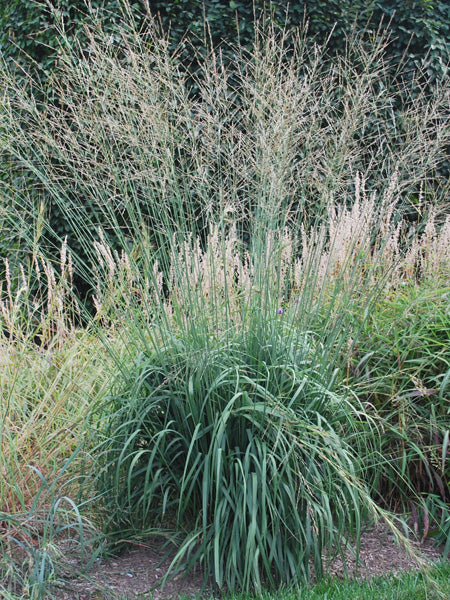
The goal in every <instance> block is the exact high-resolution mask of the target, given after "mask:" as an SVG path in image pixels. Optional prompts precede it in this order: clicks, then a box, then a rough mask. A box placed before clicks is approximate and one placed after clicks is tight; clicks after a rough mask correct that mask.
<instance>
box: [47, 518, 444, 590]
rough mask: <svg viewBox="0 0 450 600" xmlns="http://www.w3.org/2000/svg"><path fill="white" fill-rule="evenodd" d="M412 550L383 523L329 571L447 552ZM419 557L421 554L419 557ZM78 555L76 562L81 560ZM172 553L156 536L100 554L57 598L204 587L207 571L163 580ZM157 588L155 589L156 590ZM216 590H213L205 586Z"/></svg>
mask: <svg viewBox="0 0 450 600" xmlns="http://www.w3.org/2000/svg"><path fill="white" fill-rule="evenodd" d="M411 549H412V550H413V553H414V554H415V555H416V556H415V557H414V556H413V555H411V553H410V552H408V551H407V550H405V548H403V547H402V546H401V545H399V544H398V543H397V542H396V541H395V539H394V535H393V534H392V532H391V531H390V530H389V529H388V528H387V527H386V525H384V524H382V523H380V524H378V525H376V526H375V527H373V528H372V529H370V530H367V531H366V532H364V533H363V535H362V539H361V548H360V554H359V565H358V568H357V569H356V560H355V558H354V556H353V555H352V554H353V553H352V552H350V551H349V552H347V553H346V558H345V563H346V569H347V571H346V570H345V569H344V565H343V561H342V559H341V558H336V557H334V558H333V559H331V560H330V561H329V562H328V564H327V566H326V572H327V573H329V574H331V575H334V576H337V577H344V576H345V575H346V574H347V575H348V576H349V577H357V578H370V577H373V576H377V575H384V574H388V573H392V574H394V575H396V574H398V573H399V572H401V571H406V570H411V569H419V568H420V567H421V566H423V564H424V562H425V563H431V562H434V561H437V560H439V559H440V558H441V556H442V552H441V549H439V548H437V547H435V546H433V544H432V542H431V541H430V540H425V541H424V542H422V543H421V542H418V541H412V542H411ZM417 557H419V559H418V558H417ZM75 560H76V559H75V558H74V562H75ZM170 561H171V558H170V557H167V556H165V550H163V545H162V542H160V541H158V540H156V541H155V542H152V545H151V547H144V546H138V547H134V548H132V549H130V550H128V551H126V552H125V553H124V554H122V555H121V556H119V557H115V558H111V559H102V560H97V561H96V564H95V565H94V566H93V567H92V568H91V569H90V571H89V572H88V574H87V576H86V577H83V578H81V577H77V578H74V579H72V580H71V581H69V582H68V584H67V585H66V586H64V589H61V590H57V591H56V592H55V593H54V597H55V598H57V600H113V599H115V598H121V599H124V598H129V599H130V600H131V599H132V598H139V597H140V598H142V597H145V595H147V594H148V596H146V597H147V598H153V599H154V600H163V599H168V598H177V597H178V596H179V595H188V596H193V595H195V594H198V593H199V592H201V590H202V574H201V573H199V572H197V573H189V574H188V575H180V576H178V577H175V578H174V579H169V580H168V581H167V582H166V584H165V585H164V587H162V586H161V582H162V579H163V577H164V574H165V573H166V572H167V569H168V567H169V565H170ZM152 594H153V595H152ZM205 595H207V596H210V595H211V592H210V591H209V592H208V591H207V592H205Z"/></svg>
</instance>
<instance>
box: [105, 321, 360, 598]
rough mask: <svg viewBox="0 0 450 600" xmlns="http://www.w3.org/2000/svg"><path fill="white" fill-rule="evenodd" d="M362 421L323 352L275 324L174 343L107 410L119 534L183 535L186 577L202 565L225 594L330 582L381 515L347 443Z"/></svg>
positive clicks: (111, 509)
mask: <svg viewBox="0 0 450 600" xmlns="http://www.w3.org/2000/svg"><path fill="white" fill-rule="evenodd" d="M202 333H206V332H202ZM171 335H173V334H171ZM361 414H362V407H360V406H358V404H357V402H356V401H355V400H353V402H350V401H349V399H348V398H347V397H345V396H344V395H343V394H339V393H337V392H336V391H335V390H334V385H333V381H329V380H328V379H327V378H326V376H325V374H324V373H323V369H322V366H321V364H320V341H319V340H317V339H316V338H315V337H314V336H313V335H312V334H308V333H303V334H298V333H297V332H295V330H294V331H292V330H286V327H285V325H284V323H283V322H282V321H280V320H279V319H278V317H277V315H275V316H274V317H270V316H266V318H265V319H262V318H258V319H255V320H254V321H253V322H250V323H248V324H247V326H246V327H245V329H244V330H242V331H233V332H222V333H221V334H220V335H213V334H212V332H211V335H210V336H205V335H201V336H199V335H198V331H192V335H189V332H187V331H186V332H184V333H183V334H181V335H179V336H176V337H175V336H173V337H171V338H170V339H166V340H165V344H164V345H163V346H162V347H161V348H159V349H158V350H155V351H154V352H151V353H143V354H142V355H141V356H140V357H139V362H138V364H137V366H136V371H135V372H134V373H133V374H132V378H131V379H130V380H129V381H127V382H125V385H124V386H123V391H122V393H121V394H119V395H117V396H114V397H113V398H111V399H110V401H109V403H108V404H106V405H104V406H103V413H102V418H103V419H104V422H105V427H104V428H103V434H104V435H105V436H106V441H105V443H104V444H103V445H102V446H100V448H99V457H100V464H101V465H103V470H102V474H101V477H100V483H101V489H103V490H104V495H105V501H104V502H105V522H106V525H107V528H108V530H109V531H110V532H111V533H112V534H113V535H114V537H115V538H116V539H121V540H127V539H129V540H136V536H137V537H138V538H142V537H145V536H146V535H150V534H152V533H155V532H158V533H160V534H161V533H162V532H163V531H164V530H166V531H167V534H169V533H170V532H173V531H176V532H179V535H178V542H179V549H178V552H177V554H176V557H175V559H174V563H173V568H174V569H175V571H177V570H178V569H180V568H181V567H184V566H186V565H188V566H193V565H195V564H196V563H200V565H201V566H202V568H203V569H204V572H205V573H206V575H207V576H208V577H211V579H212V581H213V582H214V583H215V584H216V585H217V586H218V587H219V588H220V589H223V588H228V589H247V590H248V589H261V587H262V586H264V587H271V588H273V587H275V586H278V585H280V584H287V583H295V584H300V583H302V582H304V581H306V580H308V579H309V578H310V576H311V569H312V568H314V570H315V573H316V575H317V576H319V575H320V574H321V573H322V570H323V552H324V551H325V549H331V548H334V550H335V551H336V552H339V551H341V552H342V551H343V548H344V547H345V545H346V542H347V539H348V536H349V535H350V534H352V535H354V536H355V538H356V539H358V538H359V534H360V528H361V524H362V521H363V519H364V518H365V517H367V513H368V512H369V511H370V507H371V501H370V498H369V497H368V496H367V492H366V491H365V489H364V487H363V485H362V484H361V482H360V479H359V475H360V464H359V462H360V459H359V458H358V456H357V455H356V453H355V451H354V449H353V448H352V447H351V446H350V444H349V443H348V438H349V436H350V432H352V431H356V429H357V421H358V419H359V418H360V416H361Z"/></svg>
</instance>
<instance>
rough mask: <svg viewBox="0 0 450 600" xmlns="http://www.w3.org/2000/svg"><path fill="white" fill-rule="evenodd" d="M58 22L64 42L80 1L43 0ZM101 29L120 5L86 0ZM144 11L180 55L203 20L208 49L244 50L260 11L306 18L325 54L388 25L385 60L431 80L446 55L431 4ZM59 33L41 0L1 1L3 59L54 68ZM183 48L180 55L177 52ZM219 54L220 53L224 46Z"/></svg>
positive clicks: (440, 12) (136, 12) (442, 18)
mask: <svg viewBox="0 0 450 600" xmlns="http://www.w3.org/2000/svg"><path fill="white" fill-rule="evenodd" d="M51 2H52V5H53V6H54V7H56V8H57V9H58V11H59V13H58V14H59V15H60V16H62V17H63V19H64V23H65V27H66V31H67V32H68V34H69V35H68V37H69V40H70V39H71V38H72V37H73V36H74V35H77V34H79V33H80V31H81V30H82V25H83V23H84V22H85V21H86V20H88V19H89V18H90V17H89V16H88V14H87V13H88V11H87V8H86V2H85V0H51ZM90 5H91V7H92V9H93V10H94V11H96V12H97V14H98V15H99V16H100V17H101V19H102V21H103V23H104V27H105V28H106V29H110V30H111V31H113V30H114V27H115V26H116V25H117V24H118V23H119V22H120V21H121V20H122V12H123V10H124V2H123V0H90ZM146 5H147V2H146V0H134V1H133V0H131V1H130V7H131V12H132V14H133V16H134V17H135V19H136V21H137V24H138V25H142V24H143V23H144V21H145V18H146V14H147V8H146ZM148 6H149V8H150V11H151V12H152V13H153V14H154V15H157V16H158V18H159V19H160V21H161V23H162V25H163V26H164V28H165V29H169V28H170V36H171V41H172V44H173V46H174V47H175V46H176V45H179V44H181V46H182V55H183V52H184V57H185V58H187V59H188V58H189V56H190V54H191V50H190V48H189V47H188V45H184V46H183V39H185V35H186V33H188V32H189V33H190V34H191V37H193V38H194V40H196V42H195V44H196V45H197V47H198V49H199V50H202V49H203V48H204V40H205V23H207V24H208V28H209V32H210V34H208V36H207V37H208V38H209V35H210V36H211V40H212V42H213V44H214V45H215V46H217V45H218V44H220V43H221V41H222V40H226V41H231V42H233V41H236V40H237V39H238V38H239V40H240V41H241V43H242V44H243V45H246V46H249V45H250V44H251V41H252V38H253V24H254V17H255V15H256V16H258V17H260V16H261V15H263V14H265V15H266V17H267V18H273V19H275V20H276V21H277V22H278V23H279V24H285V23H286V24H287V25H288V26H291V25H301V24H302V23H303V22H304V21H305V20H307V21H308V24H309V25H308V31H309V34H310V35H311V36H317V37H318V38H319V39H321V40H325V39H327V38H328V36H329V35H330V32H332V34H331V39H330V42H329V45H330V50H332V51H341V50H343V48H344V44H345V36H346V35H347V34H348V33H349V32H350V31H351V30H352V29H353V28H354V29H356V30H357V31H358V32H360V33H365V34H366V35H367V39H369V40H370V39H371V36H373V35H376V32H377V31H378V28H379V27H380V25H381V27H387V25H388V23H390V25H391V30H392V36H393V39H392V42H391V44H390V46H389V49H388V53H387V57H388V58H389V59H390V60H392V62H393V63H398V62H399V61H400V59H401V57H402V56H403V55H405V56H406V58H407V64H408V67H412V66H418V65H421V66H423V67H425V68H426V69H427V71H428V75H429V76H430V77H432V78H438V77H440V76H441V75H442V74H443V72H444V69H445V64H446V62H447V61H448V60H449V57H450V3H448V2H444V1H440V0H436V1H432V0H378V1H377V0H299V1H296V2H291V3H289V4H288V3H287V2H286V1H285V0H283V1H281V0H277V1H267V0H227V1H225V0H172V1H168V0H149V2H148ZM59 41H60V40H59V35H58V31H57V28H56V27H55V15H54V14H52V11H51V10H50V9H49V7H48V5H47V3H46V2H37V3H35V2H33V1H32V0H29V1H27V2H24V1H23V0H3V1H2V2H1V4H0V51H1V52H2V53H3V55H4V56H5V57H6V58H7V60H17V59H18V58H19V57H21V56H22V52H25V53H26V54H28V55H29V56H30V57H31V58H32V59H33V60H34V61H36V63H37V64H38V65H39V67H41V68H42V69H43V71H44V73H47V74H48V73H49V71H50V70H51V69H52V65H53V64H54V60H55V56H56V54H57V48H58V44H59ZM183 48H184V50H183ZM225 52H226V48H225Z"/></svg>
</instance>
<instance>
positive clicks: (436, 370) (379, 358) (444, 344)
mask: <svg viewBox="0 0 450 600" xmlns="http://www.w3.org/2000/svg"><path fill="white" fill-rule="evenodd" d="M437 283H438V282H437ZM449 299H450V297H449V290H448V288H440V287H438V286H436V287H435V286H431V287H430V283H429V282H425V283H423V284H422V285H421V286H415V285H409V286H406V287H404V288H403V289H397V290H395V292H392V294H390V295H389V296H388V297H386V298H384V299H383V300H382V301H380V302H379V303H378V304H377V306H376V307H374V309H373V310H372V312H371V314H370V316H369V318H368V319H367V321H366V322H365V325H364V333H363V336H362V337H361V339H360V341H359V344H358V345H359V352H358V356H359V363H358V364H357V365H356V367H355V371H354V374H353V377H352V380H351V385H352V386H355V385H356V386H358V387H357V388H356V389H359V390H360V392H359V394H360V396H362V397H364V398H365V399H366V400H367V401H368V402H370V403H371V404H372V405H373V406H374V408H375V409H376V413H377V414H378V415H380V416H381V417H382V418H383V419H384V420H385V422H386V431H385V435H384V436H383V444H382V448H381V452H382V453H383V454H384V455H385V456H386V457H388V456H389V457H391V461H390V462H389V463H386V468H385V471H384V473H383V474H382V477H381V480H380V481H379V482H378V485H379V488H378V494H379V497H380V499H381V500H382V502H385V503H387V504H389V505H390V506H392V507H395V508H397V509H398V508H400V507H402V508H403V509H408V508H409V507H410V503H413V504H416V506H417V508H416V509H415V512H414V519H415V521H416V527H417V525H418V522H419V521H420V527H421V530H422V533H423V534H424V535H427V533H428V532H429V531H431V530H432V529H434V535H435V536H436V537H437V538H438V539H440V541H441V542H442V543H445V542H447V545H448V544H450V542H448V541H447V540H448V539H450V538H449V524H448V522H449V519H450V512H449V509H448V502H449V500H450V452H449V430H450V427H449V426H450V420H449V414H450V413H449V397H450V387H449V383H450V344H449V341H450V311H449V307H450V301H449ZM399 475H400V477H399ZM424 498H425V499H426V500H425V503H424ZM427 498H428V500H427ZM433 498H436V499H437V500H436V501H434V500H433ZM446 503H447V504H446ZM427 507H428V508H427ZM439 523H440V524H439Z"/></svg>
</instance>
